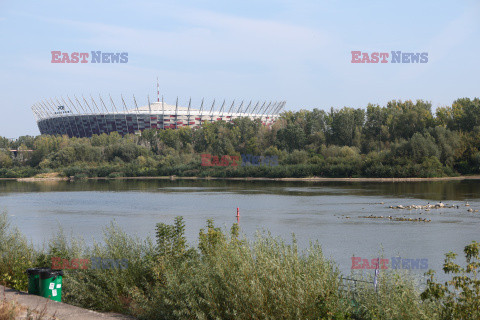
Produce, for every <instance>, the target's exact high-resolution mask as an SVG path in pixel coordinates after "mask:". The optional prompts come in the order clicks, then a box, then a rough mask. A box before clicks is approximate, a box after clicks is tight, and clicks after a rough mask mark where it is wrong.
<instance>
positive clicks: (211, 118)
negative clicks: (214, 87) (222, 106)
mask: <svg viewBox="0 0 480 320" xmlns="http://www.w3.org/2000/svg"><path fill="white" fill-rule="evenodd" d="M214 106H215V99H213V103H212V107H211V108H210V123H212V122H213V107H214Z"/></svg>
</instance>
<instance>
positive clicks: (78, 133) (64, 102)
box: [60, 97, 80, 136]
mask: <svg viewBox="0 0 480 320" xmlns="http://www.w3.org/2000/svg"><path fill="white" fill-rule="evenodd" d="M60 98H61V99H62V101H63V104H64V105H66V106H67V107H68V109H70V113H71V114H72V118H73V122H74V123H75V128H76V129H77V136H80V130H79V128H78V123H77V120H76V119H75V114H74V113H73V110H72V108H70V106H69V105H68V103H67V102H66V101H65V99H63V97H60ZM74 109H75V111H77V113H78V110H77V108H75V106H74Z"/></svg>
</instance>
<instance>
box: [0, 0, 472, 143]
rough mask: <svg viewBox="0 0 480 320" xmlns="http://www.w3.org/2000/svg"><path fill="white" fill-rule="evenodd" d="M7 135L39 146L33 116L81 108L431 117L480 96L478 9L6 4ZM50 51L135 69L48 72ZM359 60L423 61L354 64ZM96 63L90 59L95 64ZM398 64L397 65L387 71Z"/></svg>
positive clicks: (0, 76)
mask: <svg viewBox="0 0 480 320" xmlns="http://www.w3.org/2000/svg"><path fill="white" fill-rule="evenodd" d="M0 43H1V47H0V48H1V50H0V136H4V137H8V138H16V137H19V136H22V135H38V134H39V130H38V127H37V125H36V122H35V118H34V116H33V114H32V111H31V106H32V105H33V104H35V103H37V102H38V101H40V100H42V99H45V98H55V97H61V96H63V97H66V96H70V97H73V95H77V96H81V95H85V96H87V97H88V96H90V95H93V96H98V95H99V94H101V95H102V96H104V97H106V96H108V94H111V95H112V97H114V98H115V99H119V98H120V95H121V94H122V95H123V96H124V97H126V98H127V99H126V100H127V103H129V104H131V103H133V99H132V98H131V97H132V95H135V97H136V99H137V101H138V102H139V104H140V105H145V104H146V103H147V96H150V98H151V99H152V100H153V99H155V98H156V95H157V89H156V78H157V77H158V79H159V85H160V93H161V94H162V95H164V97H165V101H166V102H167V103H169V104H174V103H175V99H176V98H177V97H179V104H181V105H186V104H187V101H188V99H189V98H190V97H191V98H192V102H193V104H194V105H196V104H198V103H200V101H201V99H202V98H205V101H207V102H209V103H210V102H211V101H212V100H213V99H214V98H216V99H217V100H223V99H227V101H231V100H233V99H236V101H241V100H244V99H245V100H246V101H249V100H250V99H253V100H255V101H256V100H262V101H263V100H267V101H270V100H273V101H280V100H285V101H286V102H287V103H286V106H285V110H291V111H297V110H300V109H307V110H311V109H313V108H319V109H324V110H330V108H331V107H333V108H342V107H344V106H348V107H354V108H365V107H366V106H367V104H368V103H373V104H380V105H385V104H386V103H387V102H388V101H391V100H416V99H423V100H427V101H430V102H431V103H432V105H433V108H434V109H435V108H436V107H439V106H446V105H451V104H452V102H453V101H454V100H455V99H457V98H462V97H469V98H474V97H479V96H480V92H479V90H480V77H479V74H480V1H478V0H475V1H462V0H459V1H438V0H437V1H409V0H407V1H384V0H382V1H363V2H360V1H339V0H329V1H320V0H295V1H293V0H278V1H275V0H260V1H259V0H255V1H253V0H243V1H218V0H217V1H209V0H194V1H193V0H192V1H189V0H187V1H173V0H171V1H170V0H168V1H161V0H160V1H146V0H139V1H123V0H118V1H102V0H96V1H88V0H84V1H77V2H66V1H49V0H44V1H13V0H12V1H4V0H0ZM51 51H61V52H66V53H69V54H71V53H73V52H91V51H102V52H111V53H117V52H118V53H121V52H127V53H128V63H95V64H94V63H84V64H82V63H76V64H75V63H70V64H69V63H51V60H52V54H51ZM352 51H361V52H365V53H368V54H369V55H370V54H371V53H373V52H391V51H402V52H404V53H408V52H412V53H422V52H427V53H428V62H427V63H422V64H421V63H395V64H394V63H391V62H389V63H383V64H382V63H352V62H351V60H352V54H351V52H352ZM90 59H91V58H89V60H90ZM389 60H390V59H389Z"/></svg>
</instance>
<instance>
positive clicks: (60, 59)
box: [51, 51, 128, 63]
mask: <svg viewBox="0 0 480 320" xmlns="http://www.w3.org/2000/svg"><path fill="white" fill-rule="evenodd" d="M51 54H52V61H51V62H52V63H128V52H102V51H90V52H72V53H68V52H62V51H51Z"/></svg>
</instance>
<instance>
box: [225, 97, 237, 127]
mask: <svg viewBox="0 0 480 320" xmlns="http://www.w3.org/2000/svg"><path fill="white" fill-rule="evenodd" d="M234 105H235V100H233V102H232V105H231V106H230V109H228V111H227V118H228V114H229V113H230V120H229V121H227V122H230V121H231V120H232V114H231V111H232V108H233V106H234ZM222 119H223V117H222Z"/></svg>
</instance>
